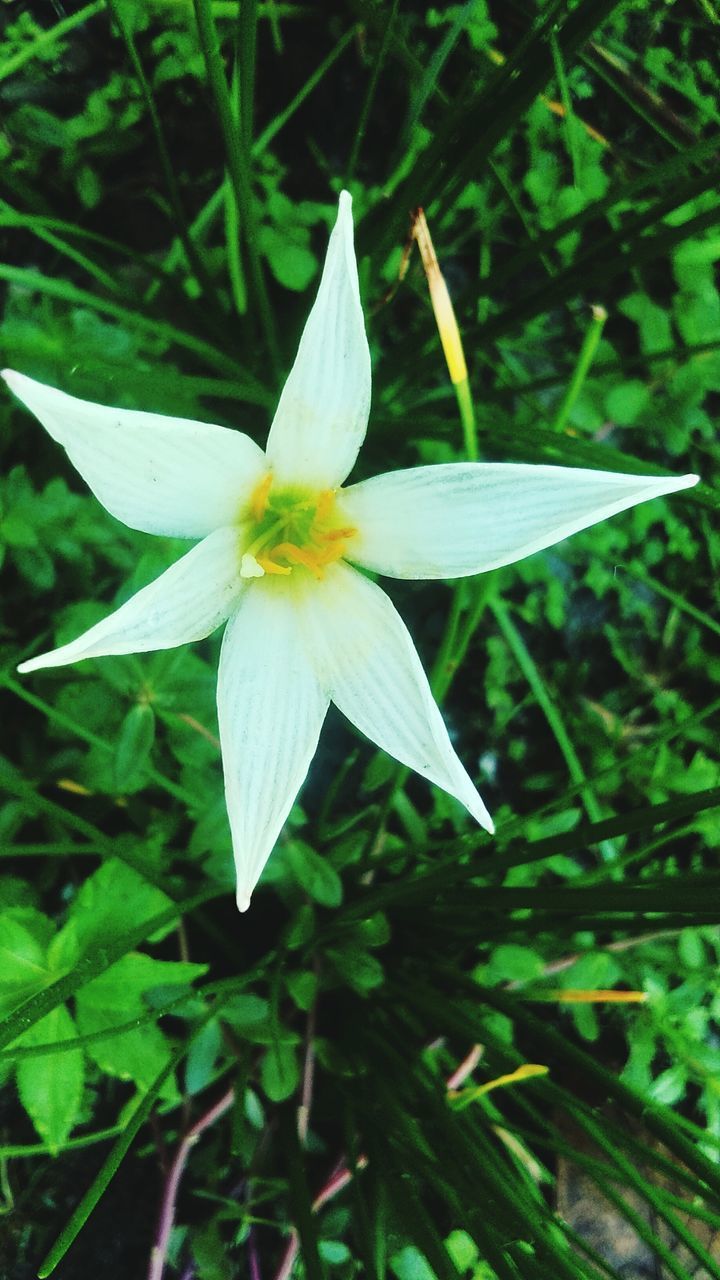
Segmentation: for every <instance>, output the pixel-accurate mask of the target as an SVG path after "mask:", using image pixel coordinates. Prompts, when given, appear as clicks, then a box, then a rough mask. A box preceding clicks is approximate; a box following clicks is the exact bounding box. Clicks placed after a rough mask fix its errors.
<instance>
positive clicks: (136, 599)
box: [3, 192, 697, 911]
mask: <svg viewBox="0 0 720 1280" xmlns="http://www.w3.org/2000/svg"><path fill="white" fill-rule="evenodd" d="M3 376H4V377H5V380H6V382H7V383H8V385H9V386H10V388H11V389H12V390H13V391H14V392H15V394H16V395H17V396H19V398H20V399H21V400H22V401H23V402H24V404H26V405H27V407H28V408H29V409H30V410H32V412H33V413H34V414H35V415H36V416H37V417H38V418H39V419H40V421H41V422H42V424H43V426H44V427H46V429H47V430H48V431H49V433H50V435H51V436H52V437H53V439H54V440H57V441H58V443H59V444H61V445H62V446H63V447H64V449H65V450H66V452H67V454H68V457H69V458H70V460H71V461H72V462H73V463H74V465H75V466H76V467H77V469H78V471H80V473H81V474H82V476H83V477H84V478H85V480H86V481H87V483H88V484H89V485H90V488H91V489H92V491H93V493H94V494H95V495H96V497H97V498H99V500H100V501H101V502H102V503H103V505H104V506H105V507H106V508H107V510H108V511H110V512H111V513H112V515H114V516H116V517H117V518H118V519H119V520H122V521H124V522H125V524H127V525H130V527H131V528H133V529H140V530H142V531H143V532H145V533H156V534H161V535H165V536H172V537H184V538H194V539H199V540H200V541H199V542H198V543H197V545H196V546H194V547H193V548H192V549H191V550H190V551H188V552H187V553H186V554H185V555H184V556H183V557H182V558H181V559H180V560H178V561H177V563H176V564H174V565H172V566H171V568H169V569H168V570H167V571H166V572H165V573H163V574H161V576H160V577H159V578H157V579H156V580H155V581H154V582H151V583H150V585H149V586H147V587H144V588H143V589H142V590H141V591H138V592H137V594H136V595H134V596H133V597H132V598H131V599H130V600H128V601H127V603H126V604H124V605H122V606H121V607H120V608H119V609H117V610H116V611H115V612H114V613H112V614H110V616H109V617H107V618H105V620H104V621H103V622H99V623H98V624H97V625H96V626H94V627H91V628H90V630H89V631H86V632H85V634H84V635H82V636H80V637H79V638H78V639H77V640H74V641H72V643H70V644H65V645H62V646H61V647H60V648H59V649H54V650H53V651H52V652H50V653H45V654H41V655H40V656H39V657H37V658H32V659H30V661H29V662H23V663H22V664H21V665H20V667H19V668H18V669H19V670H20V671H23V672H28V671H36V670H38V669H39V668H41V667H53V666H64V665H65V664H66V663H70V662H77V661H79V660H80V659H82V658H94V657H99V656H101V655H103V654H119V653H137V652H144V651H146V650H150V649H166V648H172V647H173V646H175V645H180V644H185V643H186V642H188V641H190V640H200V639H202V638H203V637H204V636H207V635H209V634H210V632H212V631H214V630H215V629H216V627H219V626H220V625H221V624H222V623H224V622H227V628H226V630H225V637H224V640H223V644H222V652H221V655H220V671H219V675H218V690H217V701H218V716H219V722H220V737H221V741H222V754H223V764H224V771H225V791H226V798H227V808H228V814H229V817H230V826H231V830H232V840H233V849H234V854H235V863H236V869H237V900H238V906H239V908H240V910H241V911H244V910H246V908H247V907H248V905H249V902H250V894H251V893H252V890H253V888H254V886H255V884H256V883H257V881H258V878H259V876H260V873H261V872H262V869H263V867H264V865H265V862H266V861H267V859H268V857H269V855H270V853H271V851H272V848H273V845H274V844H275V841H276V840H277V837H278V835H279V833H280V830H281V828H282V826H283V823H284V822H285V819H286V818H287V815H288V812H289V810H290V807H291V805H292V803H293V800H294V799H295V796H296V794H297V792H298V789H299V787H300V786H301V784H302V782H303V779H304V778H305V775H306V773H307V770H308V767H309V765H310V761H311V760H312V757H313V755H314V753H315V748H316V746H317V742H318V737H319V734H320V729H321V726H322V723H323V720H324V718H325V713H326V711H327V709H328V705H329V703H330V702H331V701H332V702H334V703H335V704H336V705H337V706H338V707H339V708H340V710H341V711H342V712H343V713H344V714H345V715H346V716H347V717H348V719H349V720H351V721H352V723H353V724H354V725H355V726H356V727H357V728H358V729H360V730H361V731H362V732H363V733H364V734H366V735H367V736H368V737H369V738H371V739H372V740H373V742H375V743H377V745H378V746H379V747H381V748H382V749H383V750H385V751H387V752H389V753H390V755H392V756H394V757H395V758H396V759H397V760H399V761H401V762H402V763H403V764H405V765H409V766H410V768H412V769H415V770H416V772H417V773H420V774H422V775H423V777H425V778H428V779H429V780H430V781H431V782H435V783H437V785H438V786H440V787H444V788H445V790H446V791H448V792H450V794H451V795H453V796H455V797H456V798H457V799H458V800H459V801H460V802H461V803H462V804H464V805H465V807H466V808H467V809H468V810H469V811H470V813H471V814H472V815H473V817H475V818H476V819H477V821H478V822H479V823H480V824H481V825H482V826H483V827H485V828H486V830H487V831H490V832H492V830H493V824H492V820H491V818H490V815H489V814H488V812H487V809H486V808H485V805H484V804H483V802H482V800H481V798H480V796H479V795H478V792H477V790H476V788H475V786H474V784H473V782H472V780H471V779H470V777H469V776H468V774H467V773H466V771H465V769H464V768H463V766H462V764H461V763H460V760H459V759H458V757H457V755H456V754H455V751H454V750H453V748H452V746H451V743H450V739H449V737H448V734H447V730H446V728H445V725H444V723H443V721H442V718H441V715H440V712H439V710H438V707H437V705H436V704H435V701H434V699H433V697H432V694H431V692H430V687H429V684H428V681H427V678H426V676H425V673H424V671H423V669H422V666H421V664H420V660H419V658H418V655H417V653H416V651H415V647H414V645H413V642H412V640H411V638H410V635H409V633H408V631H407V629H406V627H405V625H404V623H403V622H402V619H401V618H400V616H399V614H398V613H397V612H396V610H395V608H394V606H393V605H392V603H391V602H390V600H389V598H388V596H386V595H385V592H384V591H382V590H381V589H380V587H378V586H376V585H375V583H374V582H371V581H370V579H369V578H368V577H366V576H365V574H364V573H362V572H361V570H363V569H367V570H370V571H371V572H373V573H382V574H388V575H390V576H391V577H396V578H457V577H464V576H468V575H470V574H475V573H481V572H483V571H485V570H487V569H495V568H497V567H498V566H500V565H505V564H511V563H512V562H513V561H515V560H520V559H522V557H524V556H528V555H530V554H531V553H532V552H534V551H539V550H540V549H541V548H543V547H548V546H550V545H551V544H552V543H554V542H558V541H559V540H560V539H561V538H565V537H567V536H568V534H571V533H575V532H576V531H577V530H578V529H584V528H586V527H587V526H588V525H591V524H594V523H595V522H596V521H598V520H604V519H605V518H606V517H607V516H611V515H614V514H615V513H616V512H618V511H623V510H624V509H625V508H626V507H631V506H633V505H634V504H635V503H638V502H644V501H645V500H646V499H648V498H654V497H657V496H658V495H660V494H666V493H672V492H673V491H675V490H678V489H685V488H687V487H688V486H690V485H693V484H695V483H696V480H697V477H696V476H691V475H688V476H682V477H679V478H675V477H670V478H658V477H656V476H648V477H646V476H635V475H618V474H616V473H614V472H613V473H610V472H602V471H587V470H575V469H569V468H565V467H550V466H525V465H514V464H504V463H456V464H449V465H442V466H428V467H413V468H411V469H410V470H407V471H396V472H392V473H389V474H387V475H380V476H376V477H375V478H374V479H372V480H365V481H361V482H360V483H359V484H354V485H350V486H349V487H348V488H344V487H342V486H343V484H344V481H345V479H346V477H347V475H348V473H349V472H350V471H351V469H352V467H353V464H354V462H355V459H356V457H357V454H358V450H359V449H360V446H361V444H362V442H363V438H364V436H365V430H366V426H367V420H368V413H369V408H370V354H369V351H368V344H367V338H366V336H365V325H364V321H363V314H362V309H361V306H360V293H359V289H358V277H357V267H356V262H355V254H354V250H353V234H352V215H351V201H350V196H349V195H348V194H347V193H346V192H343V193H342V195H341V196H340V206H339V212H338V218H337V222H336V224H335V228H334V230H333V233H332V235H331V237H330V244H329V247H328V252H327V257H326V260H325V266H324V270H323V275H322V280H321V282H320V288H319V290H318V295H317V298H316V300H315V304H314V306H313V308H312V311H311V312H310V316H309V319H308V321H307V324H306V326H305V331H304V333H303V335H302V339H301V341H300V349H299V351H298V354H297V358H296V360H295V364H294V365H293V368H292V370H291V372H290V376H289V377H288V380H287V382H286V383H285V387H284V389H283V392H282V395H281V397H280V403H279V405H278V408H277V412H276V414H275V417H274V419H273V423H272V426H271V428H270V435H269V437H268V442H267V449H266V451H265V453H263V451H262V450H261V449H260V448H259V447H258V445H256V444H255V443H254V442H253V441H252V440H251V439H250V438H249V437H248V436H246V435H242V434H240V433H239V432H237V431H231V430H228V429H227V428H226V427H219V426H210V425H208V424H207V423H202V422H191V421H189V420H187V419H184V418H169V417H164V416H160V415H157V414H151V413H141V412H138V411H136V410H133V409H112V408H106V407H105V406H103V405H96V404H89V403H88V402H86V401H83V400H77V399H75V398H74V397H72V396H68V395H65V394H64V393H63V392H62V391H56V390H54V389H53V388H51V387H46V386H43V385H42V384H40V383H38V382H35V381H33V380H32V379H31V378H27V377H25V376H23V375H22V374H20V373H13V372H9V371H8V372H5V374H4V375H3Z"/></svg>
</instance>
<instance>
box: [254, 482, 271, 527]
mask: <svg viewBox="0 0 720 1280" xmlns="http://www.w3.org/2000/svg"><path fill="white" fill-rule="evenodd" d="M272 482H273V473H272V471H268V473H267V475H264V476H263V478H262V480H261V481H260V483H259V484H258V485H256V487H255V490H254V492H253V495H252V497H251V498H250V513H251V515H252V518H253V520H255V521H256V522H259V521H260V520H262V518H263V516H264V515H265V512H266V511H267V504H268V497H269V496H270V490H271V488H272Z"/></svg>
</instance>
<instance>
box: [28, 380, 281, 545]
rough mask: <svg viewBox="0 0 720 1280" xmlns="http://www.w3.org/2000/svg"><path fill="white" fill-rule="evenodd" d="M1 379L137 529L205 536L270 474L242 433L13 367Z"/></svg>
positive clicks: (107, 503) (229, 519)
mask: <svg viewBox="0 0 720 1280" xmlns="http://www.w3.org/2000/svg"><path fill="white" fill-rule="evenodd" d="M2 376H3V378H4V379H5V381H6V382H7V384H8V386H9V387H10V390H11V391H13V392H14V393H15V395H16V396H18V398H19V399H20V400H22V402H23V404H25V405H27V407H28V409H30V410H31V412H32V413H34V414H35V416H36V417H37V418H39V419H40V421H41V422H42V424H43V426H44V427H45V428H46V429H47V431H49V433H50V435H51V436H52V438H53V440H57V442H58V444H61V445H62V446H63V448H64V449H65V451H66V452H67V455H68V457H69V459H70V461H71V462H72V463H73V465H74V466H75V467H77V469H78V471H79V472H80V474H81V476H82V477H83V479H84V480H85V481H86V482H87V483H88V484H89V486H90V488H91V489H92V491H93V493H94V494H95V496H96V498H99V499H100V502H102V504H103V506H104V507H106V508H107V510H108V511H109V512H110V513H111V514H112V515H114V516H116V517H117V519H118V520H122V521H123V523H124V524H127V525H130V528H131V529H140V530H142V532H143V533H159V534H164V535H165V536H167V537H173V538H204V537H205V535H206V534H208V533H211V532H212V530H213V529H219V528H220V527H221V526H223V525H229V524H232V523H233V521H234V520H236V519H237V515H238V511H239V510H240V508H241V507H242V504H243V501H244V499H246V498H247V497H248V496H249V494H250V492H251V491H252V489H253V488H254V486H255V485H256V484H257V482H258V480H259V478H260V476H261V475H262V473H263V471H264V470H265V469H266V466H267V464H266V462H265V458H264V455H263V452H262V449H260V448H259V447H258V445H256V444H255V442H254V441H253V440H251V439H250V437H249V436H246V435H243V434H242V433H241V432H239V431H230V430H229V429H228V428H227V427H217V426H212V425H211V424H210V423H207V422H193V421H191V420H190V419H189V418H168V417H165V416H164V415H162V414H158V413H142V412H140V411H139V410H137V409H113V408H110V407H108V406H105V405H102V404H92V403H91V402H90V401H89V400H78V399H77V398H76V397H75V396H69V395H66V394H65V392H64V391H57V390H56V389H55V388H54V387H46V386H45V385H44V384H43V383H41V382H35V381H34V379H33V378H26V377H25V375H24V374H22V373H14V372H13V371H12V370H10V369H6V370H4V372H3V374H2Z"/></svg>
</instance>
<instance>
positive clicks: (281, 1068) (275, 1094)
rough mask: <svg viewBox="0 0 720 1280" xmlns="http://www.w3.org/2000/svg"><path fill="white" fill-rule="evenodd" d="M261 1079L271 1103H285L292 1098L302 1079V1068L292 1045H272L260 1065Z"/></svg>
mask: <svg viewBox="0 0 720 1280" xmlns="http://www.w3.org/2000/svg"><path fill="white" fill-rule="evenodd" d="M260 1079H261V1082H262V1087H263V1089H264V1091H265V1094H266V1096H267V1097H268V1098H269V1099H270V1101H271V1102H283V1101H284V1099H285V1098H289V1097H290V1095H291V1093H293V1092H294V1090H295V1089H296V1088H297V1084H298V1081H299V1079H300V1067H299V1066H298V1060H297V1055H296V1053H295V1050H294V1048H293V1046H292V1045H289V1044H272V1045H270V1047H269V1048H268V1049H267V1050H266V1051H265V1053H264V1054H263V1058H262V1062H261V1064H260Z"/></svg>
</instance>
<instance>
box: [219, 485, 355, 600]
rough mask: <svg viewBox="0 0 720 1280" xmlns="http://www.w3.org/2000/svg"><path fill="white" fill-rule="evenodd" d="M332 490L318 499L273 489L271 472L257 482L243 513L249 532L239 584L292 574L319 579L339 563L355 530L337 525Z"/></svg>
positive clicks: (305, 492) (314, 495)
mask: <svg viewBox="0 0 720 1280" xmlns="http://www.w3.org/2000/svg"><path fill="white" fill-rule="evenodd" d="M335 494H336V490H334V489H324V490H322V491H321V492H320V493H313V492H311V491H309V490H306V489H302V488H300V487H296V486H286V487H284V488H280V489H275V488H274V487H273V474H272V472H271V471H269V472H268V473H267V475H265V476H263V478H262V480H261V481H260V483H259V484H258V485H256V487H255V489H254V490H253V493H252V495H251V498H250V502H249V503H248V506H247V510H246V512H245V513H244V517H245V519H244V524H245V528H248V527H249V529H250V534H249V543H248V545H247V546H246V547H245V550H244V552H243V556H242V562H241V566H240V574H241V576H242V577H243V578H262V577H264V575H265V574H275V575H277V576H281V577H287V576H288V575H289V574H291V573H292V572H293V570H294V569H301V570H308V571H309V572H310V573H312V574H313V576H314V577H316V578H322V576H323V571H324V570H325V568H326V567H327V565H329V564H332V563H333V562H334V561H335V560H340V559H341V558H342V556H343V555H344V554H345V548H346V546H347V543H348V541H349V539H350V538H352V537H354V535H355V532H356V531H355V529H351V528H349V527H348V526H346V525H343V524H342V523H341V517H340V515H339V513H338V511H337V507H336V502H335Z"/></svg>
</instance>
